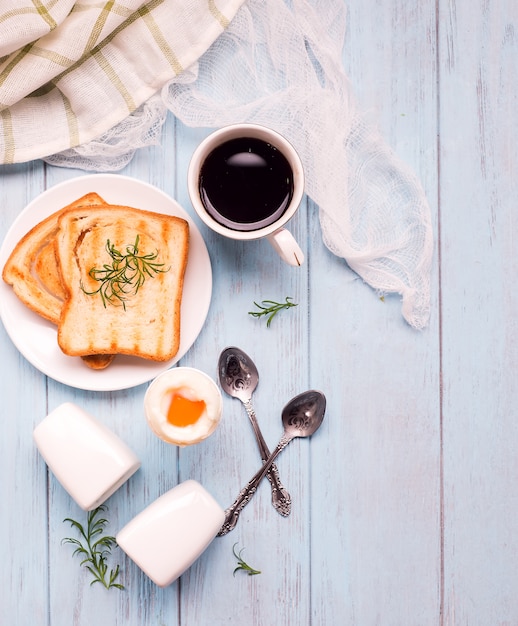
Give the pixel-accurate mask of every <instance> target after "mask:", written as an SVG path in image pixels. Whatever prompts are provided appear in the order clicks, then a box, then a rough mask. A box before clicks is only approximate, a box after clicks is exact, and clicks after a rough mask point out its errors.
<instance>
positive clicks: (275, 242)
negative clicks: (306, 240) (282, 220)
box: [268, 228, 304, 267]
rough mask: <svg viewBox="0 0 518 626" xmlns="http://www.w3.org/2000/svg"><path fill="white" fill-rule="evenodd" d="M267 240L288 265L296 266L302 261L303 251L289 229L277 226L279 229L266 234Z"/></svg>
mask: <svg viewBox="0 0 518 626" xmlns="http://www.w3.org/2000/svg"><path fill="white" fill-rule="evenodd" d="M268 241H269V242H270V243H271V245H272V246H273V249H274V250H275V251H276V252H277V254H278V255H279V256H280V257H281V259H282V260H283V261H285V262H286V263H288V265H294V266H296V267H298V266H300V265H302V263H304V253H303V252H302V250H301V249H300V247H299V244H298V243H297V242H296V241H295V238H294V237H293V235H292V234H291V233H290V231H289V230H286V229H285V228H279V230H276V231H275V232H273V233H272V234H271V235H268Z"/></svg>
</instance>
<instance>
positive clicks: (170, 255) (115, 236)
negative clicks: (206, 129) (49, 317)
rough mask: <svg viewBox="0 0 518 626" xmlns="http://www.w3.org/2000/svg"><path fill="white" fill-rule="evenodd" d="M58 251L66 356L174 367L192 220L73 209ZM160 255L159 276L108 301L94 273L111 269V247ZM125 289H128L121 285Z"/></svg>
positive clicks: (62, 219) (65, 216) (65, 217)
mask: <svg viewBox="0 0 518 626" xmlns="http://www.w3.org/2000/svg"><path fill="white" fill-rule="evenodd" d="M58 224H59V231H58V234H57V237H56V250H57V256H58V260H59V267H60V269H61V282H62V284H63V286H64V288H65V290H66V292H67V297H66V299H65V303H64V305H63V311H62V314H61V318H60V323H59V326H58V343H59V346H60V348H61V349H62V350H63V352H64V353H65V354H68V355H71V356H76V355H84V354H112V353H118V354H128V355H134V356H137V357H141V358H144V359H150V360H153V361H168V360H170V359H172V358H173V357H174V356H175V355H176V353H177V352H178V349H179V346H180V307H181V299H182V290H183V281H184V274H185V269H186V265H187V257H188V250H189V225H188V223H187V221H186V220H184V219H182V218H179V217H173V216H170V215H164V214H161V213H154V212H151V211H144V210H140V209H136V208H132V207H124V206H113V205H108V206H106V207H99V208H96V207H88V208H87V209H86V210H85V209H81V208H79V209H69V210H67V211H65V212H63V213H61V215H60V216H59V220H58ZM137 236H138V254H139V255H152V256H153V255H155V254H156V258H155V259H154V262H156V263H158V264H161V266H160V270H159V271H157V272H154V271H151V272H149V273H147V274H144V275H143V278H144V280H143V282H142V283H141V284H140V285H139V286H138V288H135V289H134V287H135V284H134V283H133V282H132V283H131V284H126V283H125V284H124V285H122V286H124V288H125V290H126V292H125V294H124V295H123V300H118V299H117V298H115V299H114V300H113V301H111V302H110V301H106V300H105V299H103V298H102V297H101V294H100V293H99V292H98V289H99V287H100V286H101V282H100V281H98V280H95V279H94V278H92V276H91V270H92V269H93V268H96V269H102V268H104V267H105V266H111V265H112V263H113V259H112V258H111V257H110V254H109V251H108V249H107V247H108V245H113V246H114V248H115V249H117V250H119V251H121V253H122V254H124V253H125V252H127V251H128V248H130V249H131V248H132V246H134V244H135V243H136V241H137V239H136V238H137ZM119 286H121V285H120V284H119Z"/></svg>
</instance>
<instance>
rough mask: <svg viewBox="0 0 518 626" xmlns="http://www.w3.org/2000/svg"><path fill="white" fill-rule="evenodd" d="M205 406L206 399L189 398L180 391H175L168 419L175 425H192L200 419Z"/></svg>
mask: <svg viewBox="0 0 518 626" xmlns="http://www.w3.org/2000/svg"><path fill="white" fill-rule="evenodd" d="M205 406H206V405H205V401H204V400H189V399H188V398H184V397H183V396H182V395H180V394H179V393H173V396H172V398H171V404H170V405H169V410H168V411H167V421H168V422H169V423H170V424H172V425H173V426H180V427H182V426H190V425H191V424H195V423H196V422H197V421H198V420H199V419H200V417H201V415H202V413H203V411H205Z"/></svg>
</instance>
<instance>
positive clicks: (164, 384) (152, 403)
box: [144, 367, 223, 447]
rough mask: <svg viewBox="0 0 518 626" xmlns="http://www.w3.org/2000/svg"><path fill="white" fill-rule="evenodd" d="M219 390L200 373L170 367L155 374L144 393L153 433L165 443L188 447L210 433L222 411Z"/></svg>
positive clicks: (209, 379)
mask: <svg viewBox="0 0 518 626" xmlns="http://www.w3.org/2000/svg"><path fill="white" fill-rule="evenodd" d="M222 404H223V401H222V398H221V392H220V390H219V388H218V387H217V385H216V383H215V382H214V381H213V380H212V378H210V377H209V376H207V374H205V373H204V372H202V371H200V370H197V369H194V368H192V367H174V368H172V369H170V370H167V371H166V372H163V373H162V374H160V375H159V376H157V377H156V378H155V379H154V381H153V382H152V383H151V385H150V386H149V387H148V390H147V391H146V395H145V396H144V410H145V413H146V418H147V421H148V424H149V426H150V427H151V429H152V430H153V432H154V433H155V434H156V435H157V436H158V437H160V439H163V440H164V441H166V442H168V443H172V444H175V445H177V446H181V447H183V446H189V445H191V444H193V443H198V442H200V441H203V440H204V439H206V438H207V437H208V436H209V435H211V434H212V433H213V432H214V430H215V429H216V427H217V426H218V424H219V422H220V419H221V410H222Z"/></svg>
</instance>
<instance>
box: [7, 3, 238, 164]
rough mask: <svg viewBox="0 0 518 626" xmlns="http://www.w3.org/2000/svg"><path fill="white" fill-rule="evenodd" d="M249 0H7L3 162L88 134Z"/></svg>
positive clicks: (146, 92)
mask: <svg viewBox="0 0 518 626" xmlns="http://www.w3.org/2000/svg"><path fill="white" fill-rule="evenodd" d="M243 2H244V0H153V1H151V2H142V1H140V2H139V1H138V0H126V1H123V2H116V1H111V2H103V1H102V0H97V1H95V0H82V1H78V2H74V1H73V0H3V1H2V2H1V3H0V163H16V162H24V161H30V160H32V159H36V158H42V157H45V156H48V155H51V154H54V153H56V152H60V151H62V150H65V149H67V148H71V147H75V146H78V145H81V144H83V143H85V142H88V141H90V140H92V139H94V138H96V137H98V136H100V135H101V134H103V133H104V132H106V131H107V130H109V129H110V128H112V127H113V126H115V125H116V124H118V123H119V122H120V121H122V120H123V119H125V118H126V117H127V116H128V115H130V114H131V113H133V112H134V111H135V110H136V109H137V108H138V107H139V106H140V105H141V104H142V103H144V102H146V101H147V100H148V99H149V98H150V97H151V96H152V95H153V94H155V93H156V92H157V91H158V90H160V88H161V87H162V86H163V85H164V84H166V83H167V82H168V81H170V80H171V79H172V78H174V77H175V76H178V75H179V74H181V73H182V72H183V71H184V70H185V69H187V68H188V67H190V66H191V65H192V64H193V63H195V62H196V61H197V60H198V59H199V57H200V56H201V55H202V54H203V53H204V52H205V51H206V50H207V49H208V48H209V46H210V45H211V44H212V43H213V42H214V41H215V40H216V38H217V37H218V36H219V35H220V34H221V33H222V32H223V31H224V30H225V29H226V27H227V26H228V24H229V23H230V20H231V19H232V18H233V16H234V15H235V13H236V11H237V10H238V8H239V7H240V6H241V4H243Z"/></svg>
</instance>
